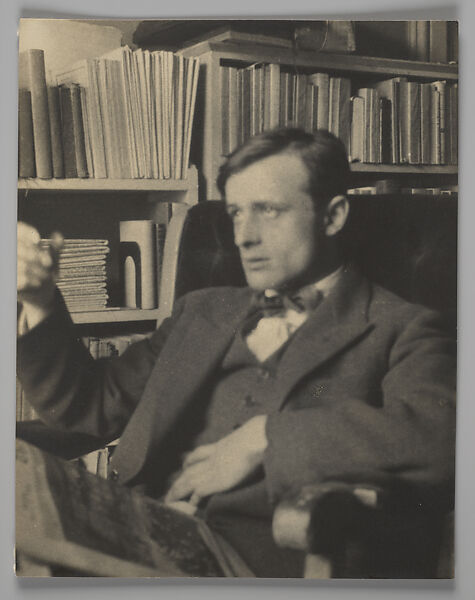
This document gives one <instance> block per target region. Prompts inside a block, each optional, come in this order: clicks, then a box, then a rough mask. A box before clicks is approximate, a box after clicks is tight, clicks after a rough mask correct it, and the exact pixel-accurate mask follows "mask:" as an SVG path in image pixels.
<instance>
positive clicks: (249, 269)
mask: <svg viewBox="0 0 475 600" xmlns="http://www.w3.org/2000/svg"><path fill="white" fill-rule="evenodd" d="M308 179H309V176H308V173H307V170H306V167H305V165H304V163H303V161H302V159H301V158H300V157H299V156H298V155H295V154H276V155H274V156H269V157H268V158H264V159H262V160H259V161H258V162H256V163H253V164H251V165H249V166H248V167H246V168H245V169H244V170H242V171H241V172H239V173H236V174H235V175H232V176H231V177H230V178H229V179H228V181H227V182H226V189H225V192H226V205H227V209H228V213H229V214H230V216H231V218H232V220H233V223H234V238H235V242H236V245H237V246H238V248H239V252H240V255H241V260H242V264H243V268H244V273H245V275H246V279H247V282H248V284H249V286H250V287H252V288H254V289H256V290H264V289H268V288H272V289H282V288H285V287H287V286H292V285H294V284H295V285H303V284H305V283H309V282H310V281H312V278H314V277H315V274H316V273H317V264H316V263H317V255H318V250H319V247H320V243H319V242H320V240H322V239H323V237H324V233H323V227H322V223H321V221H322V217H321V215H319V214H317V213H316V212H315V208H314V203H313V201H312V199H311V197H310V194H309V192H308ZM319 232H320V233H319Z"/></svg>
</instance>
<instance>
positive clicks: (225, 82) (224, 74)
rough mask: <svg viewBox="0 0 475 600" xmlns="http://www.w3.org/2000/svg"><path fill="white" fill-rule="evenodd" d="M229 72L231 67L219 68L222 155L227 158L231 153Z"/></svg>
mask: <svg viewBox="0 0 475 600" xmlns="http://www.w3.org/2000/svg"><path fill="white" fill-rule="evenodd" d="M229 70H230V67H226V66H221V67H220V68H219V79H220V82H219V83H220V87H221V110H222V121H221V153H222V154H224V155H225V156H226V155H227V154H229V152H230V143H229V112H230V111H229V108H230V97H229V76H230V74H229Z"/></svg>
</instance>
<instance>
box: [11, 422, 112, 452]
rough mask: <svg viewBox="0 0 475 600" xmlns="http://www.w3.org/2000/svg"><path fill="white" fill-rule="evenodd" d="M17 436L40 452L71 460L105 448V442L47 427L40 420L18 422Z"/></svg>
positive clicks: (81, 434)
mask: <svg viewBox="0 0 475 600" xmlns="http://www.w3.org/2000/svg"><path fill="white" fill-rule="evenodd" d="M16 436H17V438H18V439H21V440H24V441H25V442H28V443H29V444H32V445H33V446H36V447H37V448H40V450H44V451H45V452H49V453H50V454H54V455H55V456H58V457H59V458H64V459H66V460H71V459H73V458H79V457H80V456H83V455H85V454H89V452H92V451H93V450H98V449H99V448H103V447H104V445H105V444H104V441H103V440H100V439H98V438H96V437H94V436H90V435H86V434H83V433H67V432H65V431H60V430H57V429H53V428H52V427H49V426H48V425H45V424H44V423H43V422H42V421H40V420H39V419H37V420H33V421H18V422H17V424H16Z"/></svg>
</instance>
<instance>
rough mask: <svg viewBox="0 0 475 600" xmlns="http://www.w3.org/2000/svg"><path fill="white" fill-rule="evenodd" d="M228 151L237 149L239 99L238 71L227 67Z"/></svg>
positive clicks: (235, 68)
mask: <svg viewBox="0 0 475 600" xmlns="http://www.w3.org/2000/svg"><path fill="white" fill-rule="evenodd" d="M228 78H229V82H228V83H229V90H228V101H229V106H228V112H227V117H228V120H227V125H228V149H229V152H233V151H234V150H235V149H236V148H237V147H238V137H239V98H238V84H237V82H238V70H237V67H228Z"/></svg>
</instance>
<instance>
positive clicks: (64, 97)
mask: <svg viewBox="0 0 475 600" xmlns="http://www.w3.org/2000/svg"><path fill="white" fill-rule="evenodd" d="M59 98H60V104H61V125H62V131H63V152H64V174H65V177H77V176H78V172H77V166H76V145H75V143H74V125H73V111H72V104H71V89H70V88H69V87H67V86H60V88H59Z"/></svg>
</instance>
